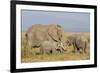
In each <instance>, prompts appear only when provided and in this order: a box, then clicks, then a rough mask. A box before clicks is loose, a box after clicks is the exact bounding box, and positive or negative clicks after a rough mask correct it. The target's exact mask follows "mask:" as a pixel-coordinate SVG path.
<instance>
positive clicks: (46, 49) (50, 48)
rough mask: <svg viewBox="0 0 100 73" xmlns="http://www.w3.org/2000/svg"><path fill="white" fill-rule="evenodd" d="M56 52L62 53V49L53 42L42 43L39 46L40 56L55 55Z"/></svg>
mask: <svg viewBox="0 0 100 73" xmlns="http://www.w3.org/2000/svg"><path fill="white" fill-rule="evenodd" d="M58 52H60V53H63V52H64V48H63V47H62V45H60V44H59V43H57V42H54V41H43V42H42V44H41V46H40V53H41V54H52V53H53V54H57V53H58Z"/></svg>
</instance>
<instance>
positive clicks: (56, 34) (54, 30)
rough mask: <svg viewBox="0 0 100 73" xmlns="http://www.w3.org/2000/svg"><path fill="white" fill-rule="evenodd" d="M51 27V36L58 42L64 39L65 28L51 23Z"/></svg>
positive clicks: (49, 32)
mask: <svg viewBox="0 0 100 73" xmlns="http://www.w3.org/2000/svg"><path fill="white" fill-rule="evenodd" d="M50 26H51V27H50V28H49V29H48V34H49V36H50V37H51V38H52V39H53V40H54V41H56V42H59V41H61V40H62V36H63V28H62V27H61V26H60V25H50Z"/></svg>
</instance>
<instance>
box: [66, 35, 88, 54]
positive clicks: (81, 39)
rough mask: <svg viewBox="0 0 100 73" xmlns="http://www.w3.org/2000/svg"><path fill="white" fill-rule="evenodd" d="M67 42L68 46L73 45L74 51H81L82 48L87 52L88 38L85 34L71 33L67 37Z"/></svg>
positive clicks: (83, 51)
mask: <svg viewBox="0 0 100 73" xmlns="http://www.w3.org/2000/svg"><path fill="white" fill-rule="evenodd" d="M66 43H67V45H68V46H70V45H73V48H74V50H73V52H80V50H82V53H86V47H87V39H86V37H85V36H84V35H80V34H73V35H70V36H68V37H67V41H66Z"/></svg>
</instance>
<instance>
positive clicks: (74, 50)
mask: <svg viewBox="0 0 100 73" xmlns="http://www.w3.org/2000/svg"><path fill="white" fill-rule="evenodd" d="M73 48H74V49H73V51H72V52H73V53H75V52H76V50H77V48H76V46H75V45H74V44H73Z"/></svg>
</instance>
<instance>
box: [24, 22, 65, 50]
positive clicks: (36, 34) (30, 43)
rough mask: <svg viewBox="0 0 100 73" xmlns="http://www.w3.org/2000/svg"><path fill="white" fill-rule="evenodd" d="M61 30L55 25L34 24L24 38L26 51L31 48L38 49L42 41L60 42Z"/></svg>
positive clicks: (60, 27)
mask: <svg viewBox="0 0 100 73" xmlns="http://www.w3.org/2000/svg"><path fill="white" fill-rule="evenodd" d="M63 32H64V30H63V28H62V26H60V25H56V24H48V25H43V24H34V25H32V26H31V27H29V29H28V30H27V32H26V34H25V37H26V41H27V45H26V46H27V49H32V47H40V45H41V44H42V42H43V41H45V40H47V41H54V42H60V41H61V40H62V36H63Z"/></svg>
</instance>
